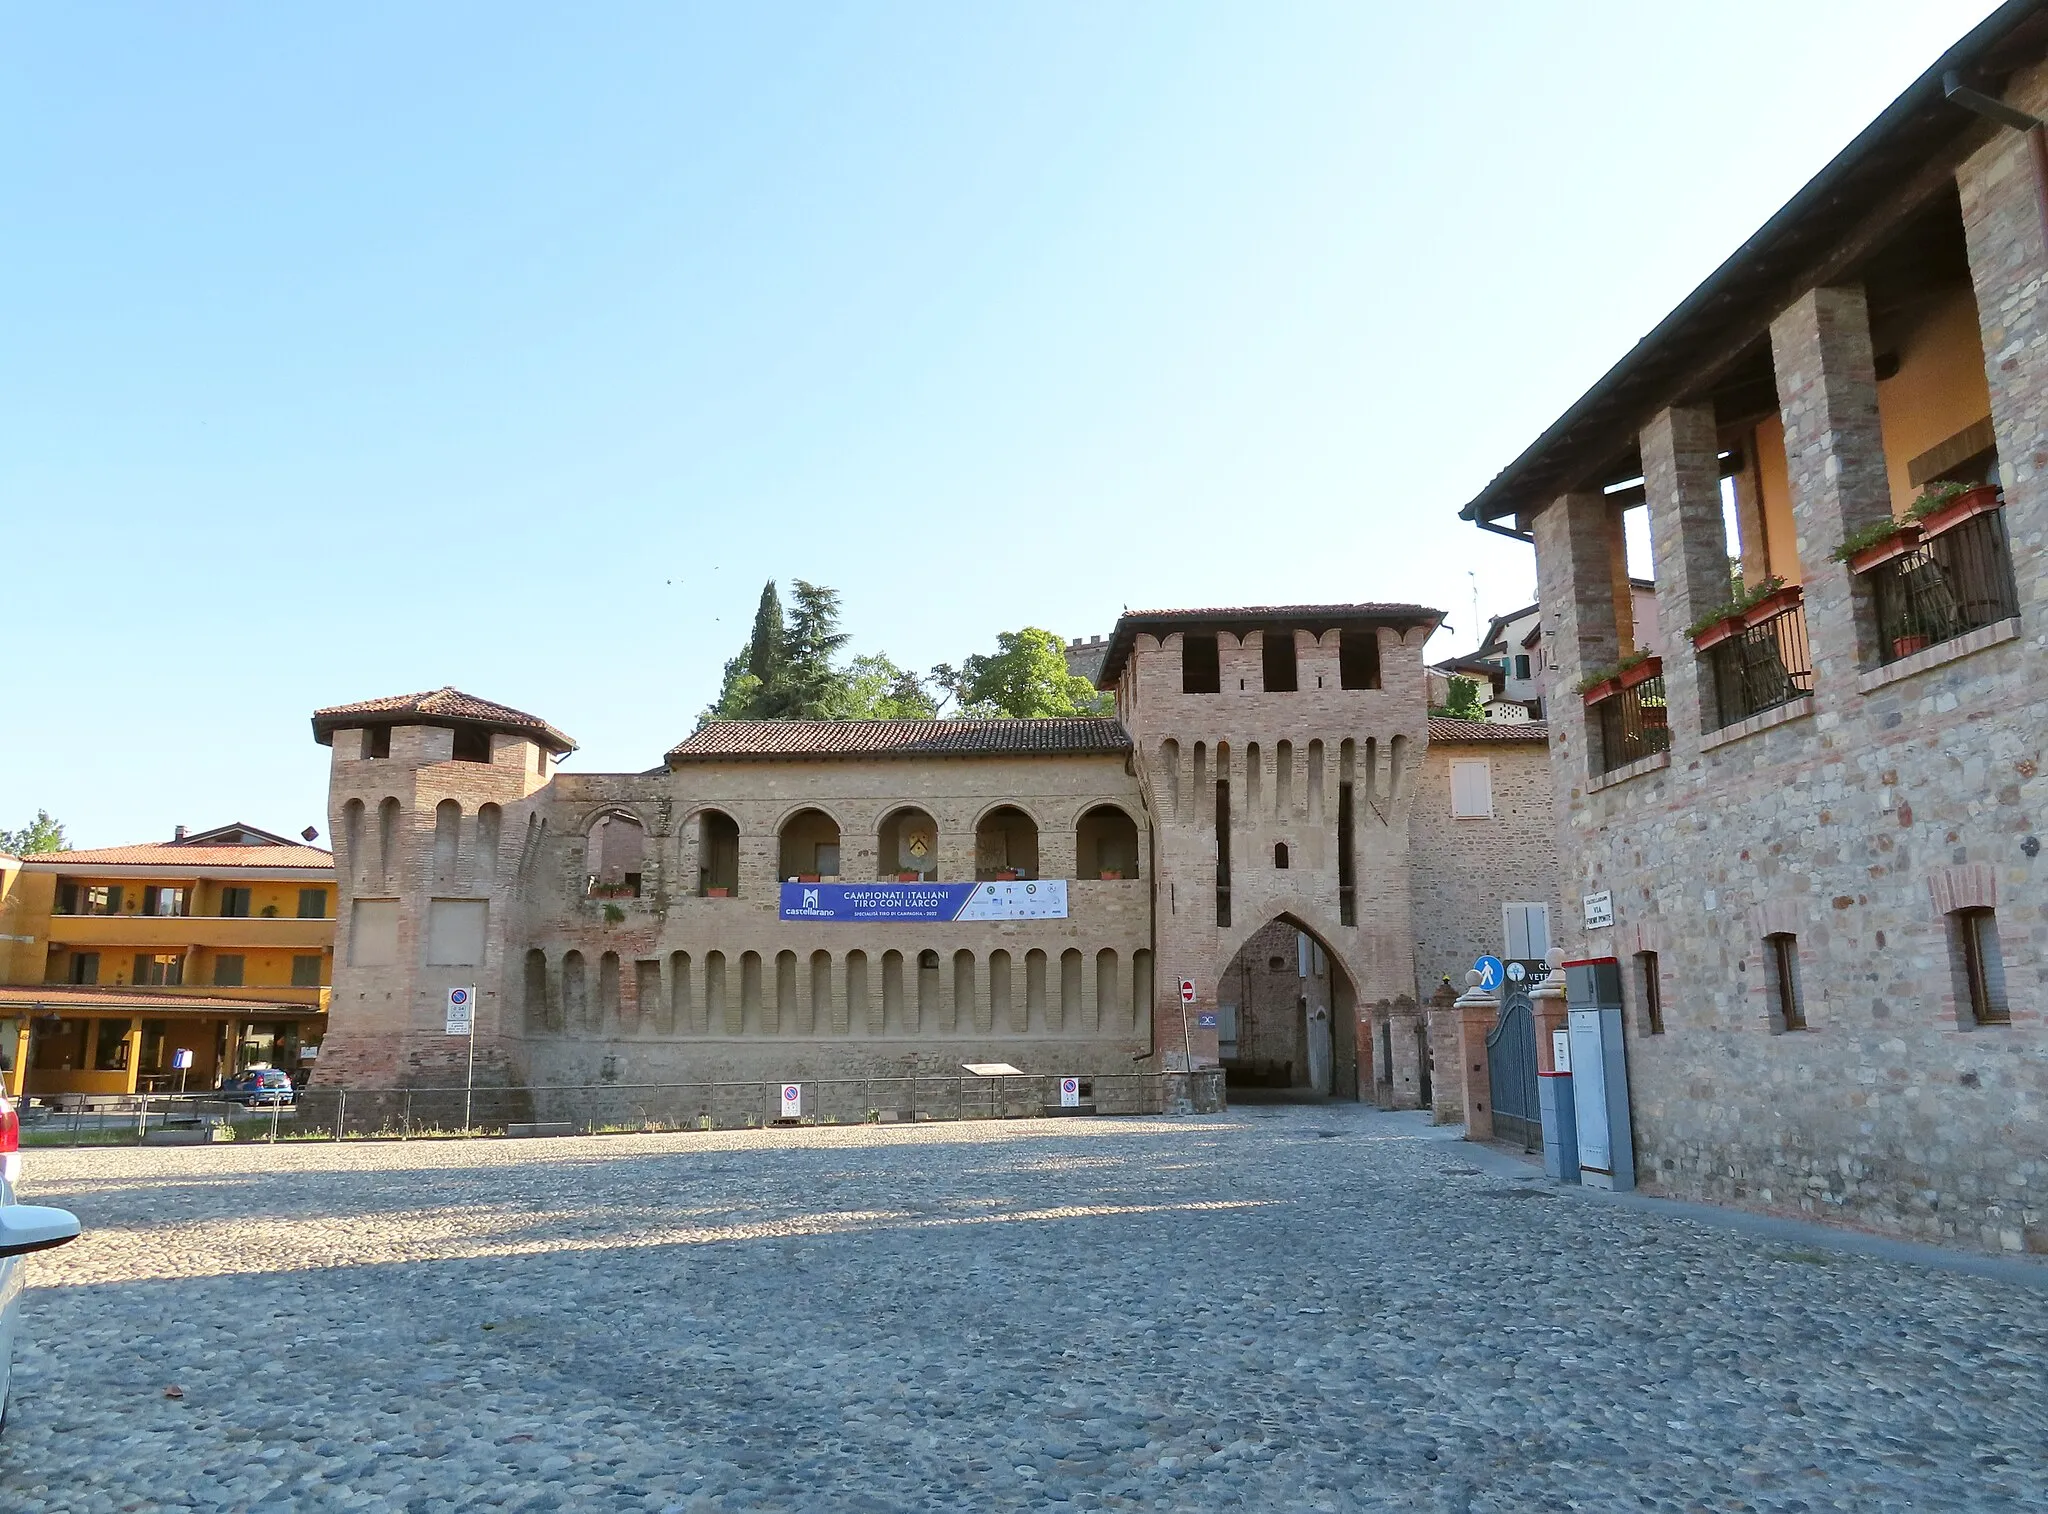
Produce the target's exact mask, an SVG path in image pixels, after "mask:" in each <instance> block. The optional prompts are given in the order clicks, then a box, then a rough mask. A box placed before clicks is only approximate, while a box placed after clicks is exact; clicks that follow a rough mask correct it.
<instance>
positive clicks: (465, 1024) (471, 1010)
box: [447, 988, 476, 1036]
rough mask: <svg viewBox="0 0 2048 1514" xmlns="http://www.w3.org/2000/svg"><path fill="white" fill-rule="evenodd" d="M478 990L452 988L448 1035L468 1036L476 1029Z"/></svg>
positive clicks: (449, 991) (450, 991)
mask: <svg viewBox="0 0 2048 1514" xmlns="http://www.w3.org/2000/svg"><path fill="white" fill-rule="evenodd" d="M475 1001H476V990H475V989H473V988H451V989H449V990H448V1020H447V1034H449V1035H451V1036H466V1035H468V1034H469V1033H470V1032H471V1031H472V1030H474V1029H475V1028H476V1002H475Z"/></svg>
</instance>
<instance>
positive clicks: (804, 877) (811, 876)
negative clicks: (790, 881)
mask: <svg viewBox="0 0 2048 1514" xmlns="http://www.w3.org/2000/svg"><path fill="white" fill-rule="evenodd" d="M796 881H797V882H799V883H819V882H822V881H823V878H822V875H820V874H818V873H798V874H797V875H796Z"/></svg>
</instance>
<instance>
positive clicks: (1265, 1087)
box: [1216, 915, 1373, 1101]
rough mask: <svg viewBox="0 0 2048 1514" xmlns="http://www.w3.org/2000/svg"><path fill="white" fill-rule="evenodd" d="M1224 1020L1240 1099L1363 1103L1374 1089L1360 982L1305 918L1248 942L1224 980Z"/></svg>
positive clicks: (1220, 1019)
mask: <svg viewBox="0 0 2048 1514" xmlns="http://www.w3.org/2000/svg"><path fill="white" fill-rule="evenodd" d="M1216 1019H1217V1027H1216V1035H1217V1042H1218V1052H1219V1054H1220V1059H1221V1061H1222V1063H1223V1072H1224V1078H1225V1082H1226V1086H1227V1088H1228V1091H1229V1096H1230V1098H1231V1099H1233V1100H1250V1101H1262V1100H1274V1099H1285V1100H1296V1099H1300V1100H1310V1101H1318V1100H1323V1099H1333V1098H1334V1099H1356V1098H1358V1097H1359V1093H1360V1089H1361V1088H1367V1089H1369V1088H1370V1087H1371V1086H1372V1081H1373V1079H1372V1073H1371V1065H1372V1063H1371V1058H1372V1049H1371V1046H1370V1043H1369V1041H1368V1040H1367V1038H1366V1037H1364V1036H1363V1035H1362V1034H1361V1032H1360V1029H1359V1022H1358V995H1357V988H1356V979H1354V978H1353V976H1352V974H1351V972H1350V971H1349V970H1348V968H1347V967H1346V965H1345V964H1344V963H1343V961H1342V960H1340V958H1339V957H1338V955H1337V953H1336V952H1334V951H1333V950H1331V948H1330V946H1329V944H1328V942H1327V941H1326V940H1325V939H1324V938H1323V937H1322V936H1321V935H1319V934H1318V933H1317V932H1315V931H1314V930H1312V929H1310V928H1309V927H1308V926H1307V924H1306V922H1304V921H1302V920H1301V919H1299V918H1298V917H1295V916H1293V915H1279V916H1276V917H1274V918H1273V919H1271V920H1269V921H1267V922H1266V923H1265V924H1263V925H1260V926H1258V927H1256V928H1254V929H1252V930H1251V931H1250V932H1249V933H1248V934H1247V935H1246V936H1245V938H1244V941H1243V943H1242V944H1241V945H1240V946H1239V947H1238V948H1237V950H1236V951H1235V952H1234V953H1233V954H1232V955H1231V957H1230V959H1229V961H1228V962H1227V963H1226V965H1225V966H1224V967H1223V968H1222V969H1221V970H1220V971H1219V972H1218V973H1217V975H1216ZM1361 1066H1363V1067H1364V1068H1365V1069H1366V1071H1365V1073H1364V1075H1363V1077H1362V1078H1361V1075H1360V1067H1361Z"/></svg>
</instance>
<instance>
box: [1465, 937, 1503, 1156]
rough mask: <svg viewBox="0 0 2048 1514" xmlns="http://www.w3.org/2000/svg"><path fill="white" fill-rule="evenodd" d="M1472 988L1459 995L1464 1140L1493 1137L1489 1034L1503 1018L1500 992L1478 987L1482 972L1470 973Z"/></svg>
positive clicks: (1479, 1139)
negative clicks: (1487, 1039) (1501, 1017)
mask: <svg viewBox="0 0 2048 1514" xmlns="http://www.w3.org/2000/svg"><path fill="white" fill-rule="evenodd" d="M1465 981H1466V983H1467V984H1468V985H1470V986H1469V987H1467V988H1466V990H1465V992H1464V993H1462V994H1460V995H1459V996H1458V1004H1457V1015H1458V1066H1457V1078H1458V1082H1459V1084H1460V1087H1461V1091H1462V1094H1463V1097H1464V1101H1465V1139H1466V1140H1468V1141H1490V1140H1492V1139H1493V1079H1492V1077H1491V1075H1490V1074H1489V1072H1488V1070H1487V1062H1486V1037H1487V1034H1488V1033H1489V1032H1490V1031H1491V1030H1492V1029H1493V1027H1494V1026H1495V1025H1496V1024H1498V1023H1499V1021H1500V995H1499V994H1497V993H1492V994H1490V993H1487V992H1486V991H1484V990H1483V989H1481V988H1480V987H1479V974H1478V973H1476V972H1468V973H1467V974H1465Z"/></svg>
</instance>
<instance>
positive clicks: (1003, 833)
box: [974, 804, 1038, 878]
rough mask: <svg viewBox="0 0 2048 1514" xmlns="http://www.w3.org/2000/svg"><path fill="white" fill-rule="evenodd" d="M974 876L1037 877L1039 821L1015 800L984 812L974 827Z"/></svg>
mask: <svg viewBox="0 0 2048 1514" xmlns="http://www.w3.org/2000/svg"><path fill="white" fill-rule="evenodd" d="M974 876H975V877H977V878H1036V877H1037V876H1038V823H1037V822H1036V821H1034V820H1033V819H1032V818H1031V817H1030V816H1029V815H1027V814H1025V813H1024V812H1023V811H1022V810H1020V809H1018V808H1017V807H1016V806H1015V805H1013V804H1005V805H1001V806H999V807H998V808H996V809H992V810H990V811H989V812H988V813H987V814H986V815H984V816H982V817H981V824H979V825H977V826H976V827H975V828H974Z"/></svg>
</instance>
